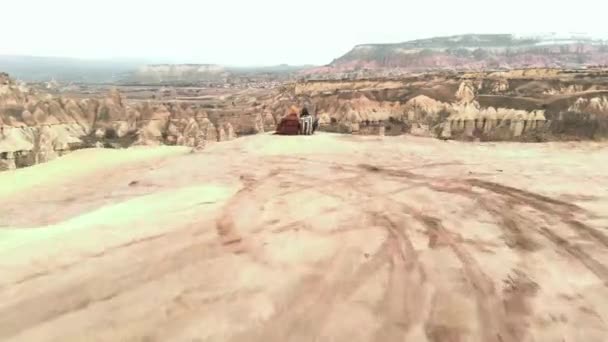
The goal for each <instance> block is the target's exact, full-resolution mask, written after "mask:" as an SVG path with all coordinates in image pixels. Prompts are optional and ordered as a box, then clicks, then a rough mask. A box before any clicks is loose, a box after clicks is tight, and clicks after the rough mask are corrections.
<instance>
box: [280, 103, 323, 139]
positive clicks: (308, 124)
mask: <svg viewBox="0 0 608 342" xmlns="http://www.w3.org/2000/svg"><path fill="white" fill-rule="evenodd" d="M318 126H319V120H318V119H316V118H315V117H313V116H312V115H310V113H309V112H308V109H307V108H306V107H304V108H302V112H301V113H300V116H299V117H298V108H297V107H295V106H291V108H290V109H289V114H287V116H285V117H284V118H283V119H281V122H280V123H279V125H278V126H277V134H282V135H298V134H299V135H312V134H314V133H315V131H316V130H317V127H318Z"/></svg>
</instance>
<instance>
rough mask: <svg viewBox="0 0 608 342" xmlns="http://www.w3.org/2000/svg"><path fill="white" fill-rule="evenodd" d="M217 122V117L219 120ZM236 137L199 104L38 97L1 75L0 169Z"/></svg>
mask: <svg viewBox="0 0 608 342" xmlns="http://www.w3.org/2000/svg"><path fill="white" fill-rule="evenodd" d="M216 119H217V118H216ZM236 135H237V133H236V132H235V129H234V127H233V125H232V124H231V123H230V122H228V121H224V122H222V123H221V124H218V123H217V122H216V123H215V124H214V123H213V122H212V121H211V119H210V118H209V116H208V114H207V113H206V112H205V111H204V110H203V109H202V108H198V107H196V106H190V105H182V104H179V103H170V104H167V105H166V104H162V103H148V102H139V103H129V102H128V101H126V99H125V98H124V97H123V96H122V95H121V94H120V93H119V92H118V91H116V90H112V91H110V92H109V93H108V95H107V96H106V97H104V98H101V99H83V100H76V99H71V98H64V97H53V96H50V95H47V94H39V93H36V92H34V91H32V90H30V89H28V88H25V87H23V86H21V85H17V84H16V83H15V82H13V81H12V80H11V79H10V78H9V77H8V76H7V75H6V74H0V168H2V169H12V168H14V167H22V166H28V165H32V164H35V163H41V162H46V161H49V160H52V159H54V158H56V157H58V156H61V155H63V154H65V153H68V152H70V151H72V150H74V149H77V148H82V147H94V146H105V147H127V146H131V145H158V144H170V145H183V146H189V147H192V148H196V149H198V150H202V149H203V148H204V146H205V145H206V144H207V143H209V142H217V141H225V140H231V139H234V138H235V137H236Z"/></svg>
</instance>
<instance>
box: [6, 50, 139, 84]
mask: <svg viewBox="0 0 608 342" xmlns="http://www.w3.org/2000/svg"><path fill="white" fill-rule="evenodd" d="M145 63H146V62H144V61H140V60H123V59H107V60H88V59H76V58H63V57H34V56H13V55H11V56H7V55H4V56H3V55H0V71H4V72H8V73H9V74H10V75H11V76H12V77H14V78H16V79H20V80H23V81H50V80H56V81H58V82H82V83H111V82H115V81H117V80H119V79H121V78H122V77H124V75H125V74H126V73H129V72H132V71H133V70H135V69H136V68H137V67H138V66H139V65H142V64H145Z"/></svg>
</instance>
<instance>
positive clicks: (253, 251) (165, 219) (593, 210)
mask: <svg viewBox="0 0 608 342" xmlns="http://www.w3.org/2000/svg"><path fill="white" fill-rule="evenodd" d="M607 147H608V145H606V144H600V143H549V144H516V143H507V144H472V143H470V144H467V143H458V142H442V141H438V140H431V139H423V138H414V137H395V138H389V137H386V138H379V137H354V136H338V135H329V134H320V135H316V136H312V137H278V136H272V135H263V136H252V137H247V138H242V139H238V140H236V141H232V142H226V143H221V144H215V145H211V146H210V147H209V148H208V149H207V150H206V151H204V152H202V153H200V154H189V153H188V152H187V151H185V150H184V149H180V148H152V149H149V148H148V149H146V148H141V149H132V150H123V151H108V150H88V151H79V152H76V153H73V154H71V155H68V156H66V157H63V158H60V159H59V160H56V161H53V162H50V163H47V164H43V165H37V166H35V167H32V168H29V169H22V170H17V171H14V172H6V173H1V174H0V340H2V341H62V342H63V341H277V342H278V341H280V342H283V341H349V342H354V341H501V342H507V341H586V342H592V341H606V340H608V321H607V320H608V288H607V286H608V148H607Z"/></svg>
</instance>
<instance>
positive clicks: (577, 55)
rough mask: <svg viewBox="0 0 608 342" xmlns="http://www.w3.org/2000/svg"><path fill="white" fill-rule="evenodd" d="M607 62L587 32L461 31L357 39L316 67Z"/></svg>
mask: <svg viewBox="0 0 608 342" xmlns="http://www.w3.org/2000/svg"><path fill="white" fill-rule="evenodd" d="M606 64H608V45H607V44H606V42H604V41H600V40H594V39H590V38H583V37H558V36H555V35H546V36H540V37H516V36H513V35H509V34H486V35H473V34H472V35H461V36H452V37H437V38H430V39H421V40H414V41H409V42H405V43H398V44H368V45H358V46H356V47H355V48H353V49H352V50H351V51H350V52H348V53H347V54H345V55H344V56H342V57H340V58H337V59H335V60H334V61H333V62H332V63H331V64H330V65H329V66H328V67H325V68H319V69H316V72H337V71H338V72H339V71H349V70H357V69H381V68H402V69H406V70H410V71H411V70H430V69H461V70H462V69H478V70H482V69H488V68H490V69H497V68H508V69H511V68H522V67H577V66H584V65H606Z"/></svg>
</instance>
